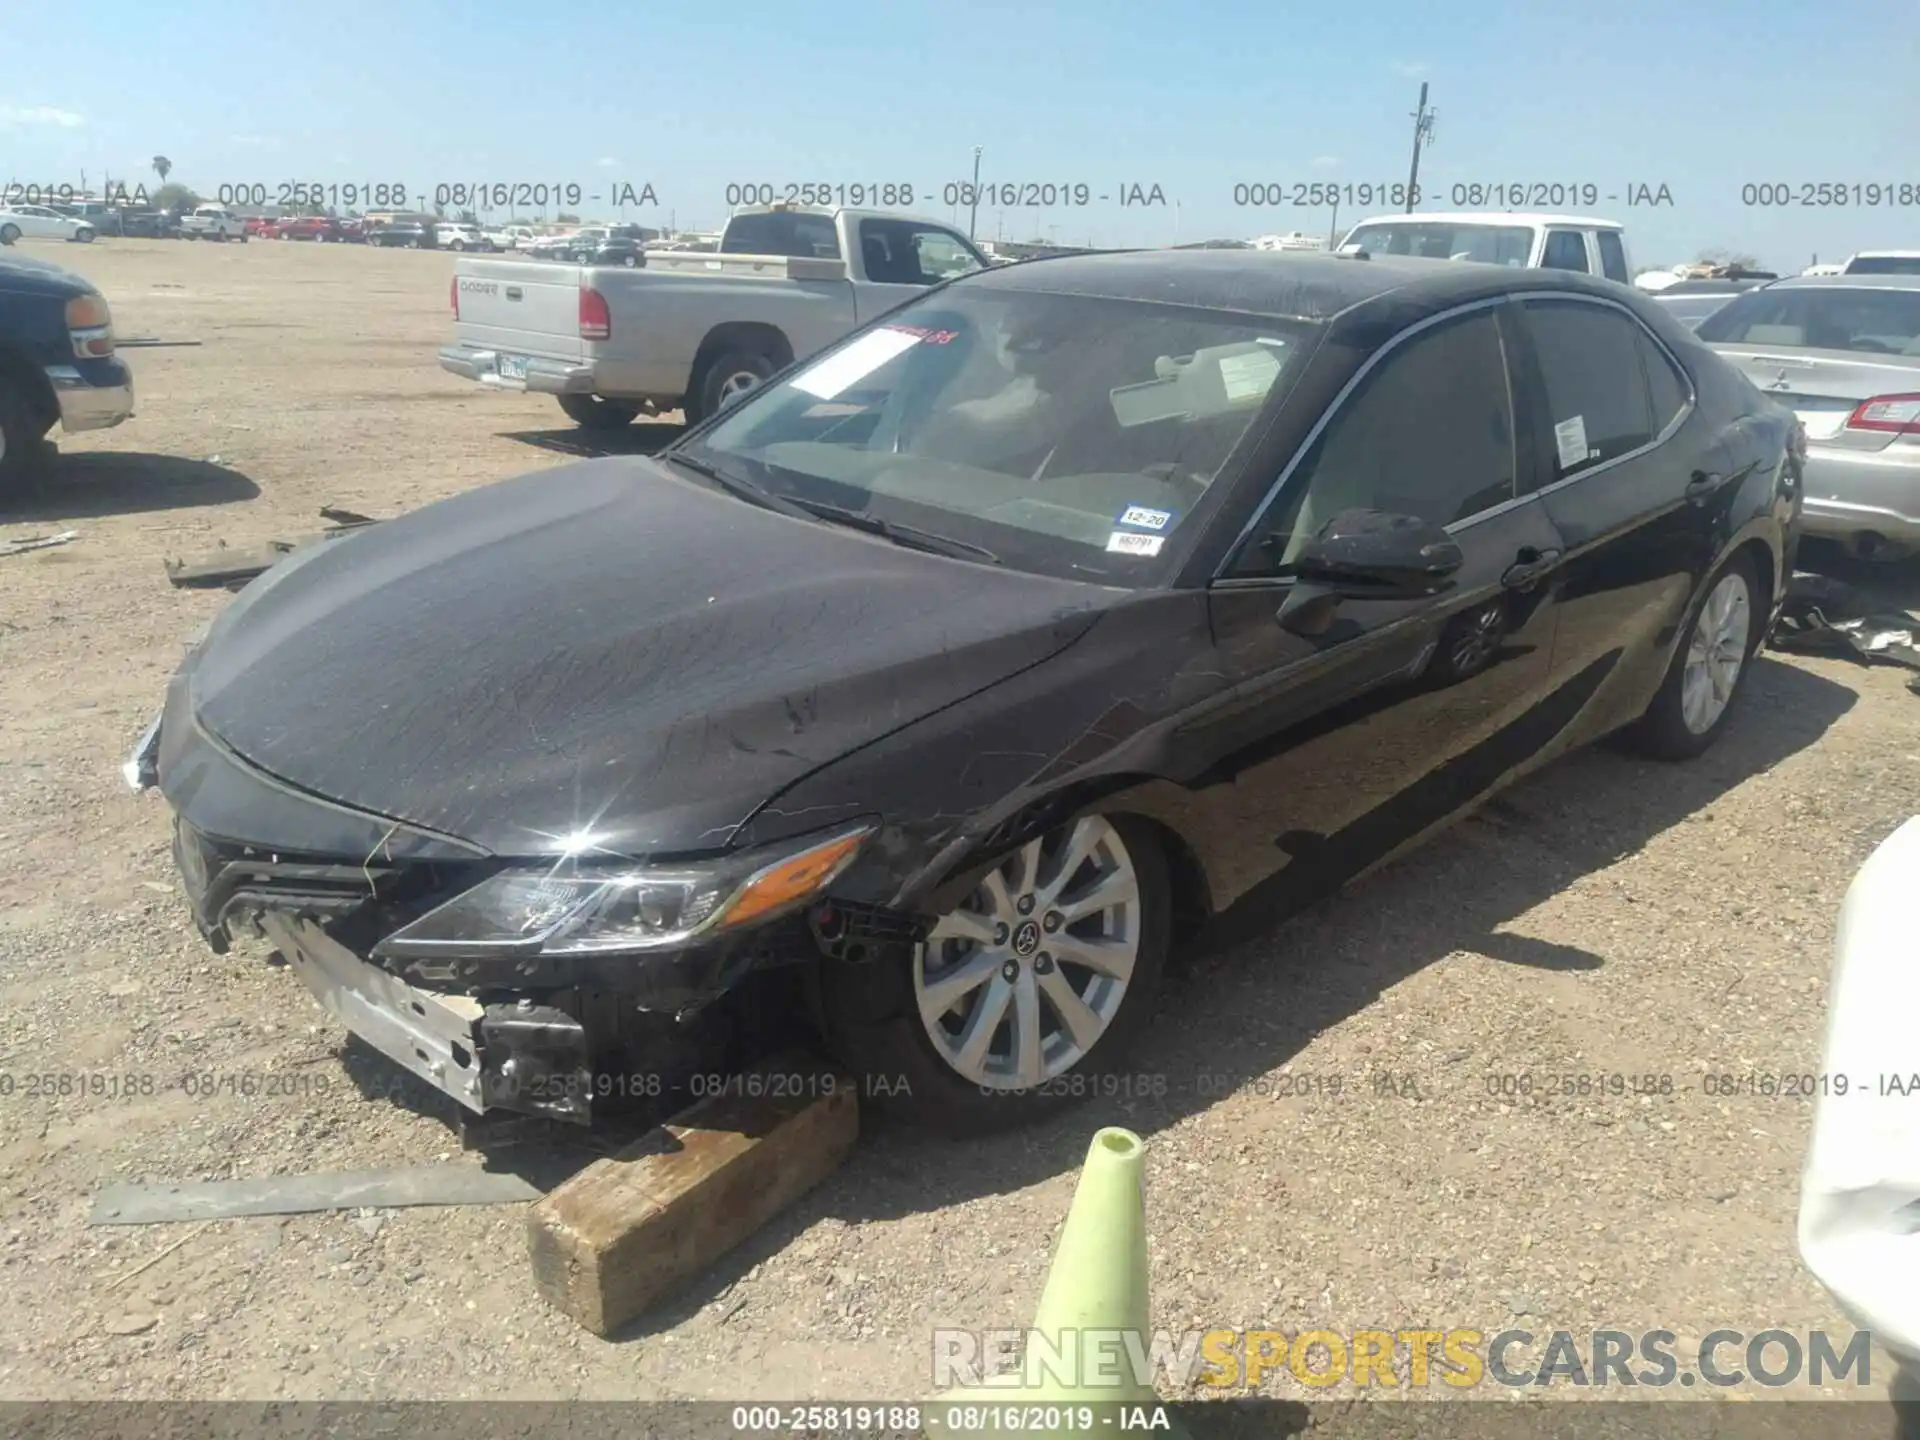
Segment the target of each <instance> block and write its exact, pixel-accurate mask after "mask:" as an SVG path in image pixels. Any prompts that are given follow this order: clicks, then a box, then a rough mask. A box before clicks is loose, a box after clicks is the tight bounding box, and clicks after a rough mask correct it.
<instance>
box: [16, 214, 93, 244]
mask: <svg viewBox="0 0 1920 1440" xmlns="http://www.w3.org/2000/svg"><path fill="white" fill-rule="evenodd" d="M98 233H99V232H98V231H97V230H95V229H94V227H93V226H92V225H90V224H88V223H87V222H86V221H85V220H76V219H75V218H74V217H73V216H71V215H62V214H61V213H60V212H59V211H58V210H56V209H54V208H53V207H52V206H51V205H0V245H11V244H13V242H14V241H16V240H18V239H20V238H21V237H22V236H25V237H27V238H28V239H31V240H73V241H77V242H78V243H80V244H82V245H91V244H92V243H93V237H94V236H95V235H97V234H98Z"/></svg>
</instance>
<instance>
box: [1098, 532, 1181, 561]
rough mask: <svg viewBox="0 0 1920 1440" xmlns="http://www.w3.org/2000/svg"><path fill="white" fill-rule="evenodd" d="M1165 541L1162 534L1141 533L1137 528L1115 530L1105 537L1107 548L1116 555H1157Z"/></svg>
mask: <svg viewBox="0 0 1920 1440" xmlns="http://www.w3.org/2000/svg"><path fill="white" fill-rule="evenodd" d="M1166 543H1167V537H1166V536H1164V535H1142V534H1141V533H1140V532H1139V531H1137V530H1116V531H1114V532H1113V533H1112V534H1111V535H1109V536H1108V537H1107V549H1108V550H1110V551H1112V552H1114V553H1115V554H1118V555H1158V554H1159V553H1160V547H1161V546H1162V545H1164V544H1166Z"/></svg>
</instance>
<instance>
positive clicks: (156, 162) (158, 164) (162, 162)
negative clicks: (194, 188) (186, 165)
mask: <svg viewBox="0 0 1920 1440" xmlns="http://www.w3.org/2000/svg"><path fill="white" fill-rule="evenodd" d="M171 169H173V162H172V161H171V160H169V159H167V157H166V156H164V155H156V156H154V157H153V173H154V174H156V175H158V176H159V177H160V183H161V184H162V185H164V184H166V183H167V172H168V171H169V170H171Z"/></svg>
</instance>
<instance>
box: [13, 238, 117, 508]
mask: <svg viewBox="0 0 1920 1440" xmlns="http://www.w3.org/2000/svg"><path fill="white" fill-rule="evenodd" d="M132 414H133V374H132V372H131V371H129V370H128V369H127V364H126V362H125V361H124V360H122V359H120V358H119V356H117V355H116V354H115V353H114V335H113V312H112V310H111V309H110V308H109V306H108V305H107V301H106V297H105V296H103V295H102V294H101V293H100V292H99V291H98V290H96V289H95V288H94V287H93V285H92V284H91V283H90V282H89V281H88V280H86V279H85V278H83V277H82V276H79V275H76V274H74V272H73V271H71V270H67V269H64V268H63V267H61V266H59V265H50V264H48V263H47V262H46V261H44V260H29V259H26V258H24V257H20V256H15V255H12V254H8V255H0V502H4V500H5V499H6V496H7V494H8V492H9V490H10V489H11V488H12V486H13V484H14V482H15V481H17V480H19V479H20V478H21V477H23V476H24V475H25V474H26V473H27V471H28V469H29V467H31V465H32V464H33V462H34V460H35V458H36V456H37V454H38V452H39V451H40V441H41V440H42V439H43V438H44V437H45V436H46V434H47V432H48V431H50V430H52V429H53V427H54V426H55V425H58V426H60V427H61V429H63V430H66V431H69V432H76V431H82V430H105V429H109V428H111V427H112V426H115V425H118V424H120V423H121V422H122V421H123V420H126V419H127V418H128V417H129V416H131V415H132Z"/></svg>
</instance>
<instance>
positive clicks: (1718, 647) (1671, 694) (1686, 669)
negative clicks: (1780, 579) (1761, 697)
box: [1627, 555, 1763, 760]
mask: <svg viewBox="0 0 1920 1440" xmlns="http://www.w3.org/2000/svg"><path fill="white" fill-rule="evenodd" d="M1759 601H1760V584H1759V581H1758V579H1757V578H1756V576H1755V573H1754V567H1753V562H1752V561H1751V560H1749V559H1748V558H1747V557H1746V556H1745V555H1735V556H1734V557H1733V558H1732V559H1730V560H1728V561H1727V563H1726V564H1725V565H1723V566H1721V567H1720V569H1718V570H1716V571H1715V572H1714V573H1713V576H1712V577H1711V578H1710V579H1709V580H1708V581H1707V584H1706V587H1705V590H1704V592H1703V594H1702V596H1701V598H1700V601H1699V603H1698V605H1696V607H1695V608H1694V610H1693V611H1692V613H1691V614H1690V615H1689V617H1688V623H1687V625H1686V628H1685V629H1684V630H1683V631H1682V638H1681V640H1680V643H1679V646H1678V648H1677V649H1676V650H1675V651H1674V656H1673V663H1672V665H1671V666H1670V667H1669V668H1668V670H1667V675H1666V678H1665V679H1664V680H1663V681H1661V683H1660V689H1659V691H1658V692H1657V693H1656V694H1655V695H1654V697H1653V703H1652V704H1651V705H1649V706H1648V707H1647V712H1646V714H1644V715H1642V716H1641V717H1640V719H1639V720H1638V721H1636V722H1635V723H1634V725H1633V727H1632V728H1631V729H1630V730H1629V731H1628V732H1627V738H1628V740H1629V741H1630V742H1631V743H1632V745H1633V747H1634V748H1635V749H1637V750H1639V751H1640V752H1641V753H1642V754H1643V755H1646V756H1648V757H1649V758H1650V759H1654V760H1691V759H1693V758H1694V757H1695V756H1696V755H1701V754H1704V753H1705V752H1706V750H1707V749H1708V747H1709V746H1711V745H1712V744H1713V742H1714V741H1715V740H1718V739H1719V738H1720V732H1721V731H1722V730H1724V729H1725V728H1726V725H1727V719H1728V717H1729V716H1730V715H1732V713H1733V705H1734V701H1735V700H1736V699H1737V698H1738V697H1739V694H1740V687H1741V683H1742V682H1743V681H1744V680H1745V679H1746V678H1747V670H1748V668H1749V662H1750V661H1751V660H1752V659H1753V655H1754V652H1755V650H1757V649H1758V648H1759V644H1760V636H1761V629H1762V625H1763V621H1762V620H1761V617H1760V603H1759Z"/></svg>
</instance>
